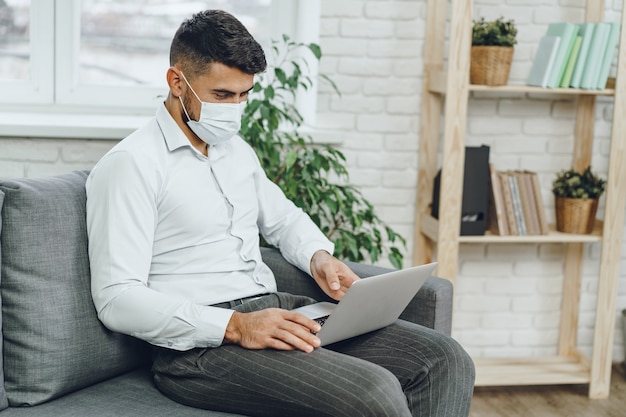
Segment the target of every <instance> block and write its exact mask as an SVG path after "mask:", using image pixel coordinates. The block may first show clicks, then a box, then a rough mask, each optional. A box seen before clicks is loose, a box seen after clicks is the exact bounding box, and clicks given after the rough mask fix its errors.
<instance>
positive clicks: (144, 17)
mask: <svg viewBox="0 0 626 417" xmlns="http://www.w3.org/2000/svg"><path fill="white" fill-rule="evenodd" d="M207 8H219V9H223V10H226V11H228V12H230V13H232V14H234V15H235V16H237V18H239V19H240V20H241V21H242V22H243V23H244V25H245V26H246V27H247V28H248V29H249V30H250V32H251V33H252V34H253V35H254V36H255V38H256V39H257V40H259V42H260V43H261V44H262V45H263V46H264V47H267V46H269V44H270V40H271V39H275V38H278V37H279V36H281V35H282V34H283V33H286V34H289V35H290V36H291V37H292V38H293V39H296V40H301V41H306V42H317V40H318V36H319V0H315V1H311V0H298V1H293V0H230V1H226V0H204V1H190V0H143V1H140V2H139V1H137V2H134V1H132V2H131V1H127V0H0V87H1V88H2V89H3V94H2V95H0V126H2V127H7V129H2V134H4V135H35V136H36V135H42V136H57V135H55V134H54V129H52V130H50V127H51V125H54V126H57V125H59V130H60V129H61V127H63V128H64V131H63V134H61V133H60V132H59V134H58V136H67V128H68V127H70V128H71V125H72V124H74V125H82V128H81V129H77V130H75V135H76V136H82V135H85V134H86V131H85V129H84V128H85V127H86V126H87V125H92V126H93V127H94V129H92V130H93V131H94V135H95V136H91V137H102V135H104V136H105V137H106V136H107V135H109V133H106V132H105V133H102V132H96V128H101V127H106V126H110V125H111V123H113V122H117V123H118V124H117V126H120V125H121V126H122V130H132V128H133V127H136V126H135V125H139V124H140V123H141V120H142V119H145V117H147V116H151V115H153V114H154V109H155V106H156V105H157V103H158V102H160V101H162V100H163V97H164V96H165V95H166V94H167V85H166V83H165V73H166V70H167V68H168V67H169V57H168V52H169V43H170V41H171V38H172V36H173V34H174V32H175V31H176V29H177V28H178V26H179V25H180V22H181V21H182V20H183V19H185V18H187V17H189V16H191V15H192V14H193V13H195V12H197V11H199V10H203V9H207ZM308 97H309V98H307V97H304V98H300V99H299V102H300V103H307V102H309V101H311V100H312V102H313V109H314V96H313V95H312V94H308ZM301 108H302V109H303V113H304V114H305V115H309V116H308V117H310V115H312V114H314V111H311V110H310V109H311V104H302V105H301ZM34 112H36V113H34ZM34 114H35V115H36V117H33V115H34ZM98 118H100V119H101V121H100V122H98V120H97V119H98ZM38 124H41V125H44V127H43V128H41V129H37V125H38ZM99 125H103V126H99ZM11 126H12V127H13V128H11ZM119 133H120V132H119V129H115V130H112V131H111V133H110V135H111V136H113V137H119Z"/></svg>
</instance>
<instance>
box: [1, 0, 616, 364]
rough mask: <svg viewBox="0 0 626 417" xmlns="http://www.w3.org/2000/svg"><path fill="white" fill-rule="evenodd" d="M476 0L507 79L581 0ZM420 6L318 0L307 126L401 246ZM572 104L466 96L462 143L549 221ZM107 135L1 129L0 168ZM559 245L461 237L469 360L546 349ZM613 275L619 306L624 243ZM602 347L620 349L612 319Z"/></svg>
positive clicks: (589, 299) (58, 159) (605, 112)
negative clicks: (525, 186) (484, 149)
mask: <svg viewBox="0 0 626 417" xmlns="http://www.w3.org/2000/svg"><path fill="white" fill-rule="evenodd" d="M474 3H475V13H474V16H475V17H480V16H485V17H487V18H495V17H499V16H500V15H502V16H504V17H505V18H509V17H513V18H514V19H515V21H516V22H517V23H518V29H519V35H518V40H519V44H518V45H517V46H516V49H515V56H514V63H513V67H512V70H511V81H512V82H518V83H523V82H524V80H525V78H526V76H527V74H528V71H529V69H530V66H531V63H532V58H533V56H534V52H535V49H536V45H537V41H538V39H539V38H540V37H541V36H542V35H543V33H544V32H545V28H546V25H547V24H548V23H550V22H552V21H558V20H569V21H582V19H583V13H584V12H583V4H584V0H567V1H563V0H475V1H474ZM606 4H607V12H606V16H607V20H613V21H615V20H618V19H619V11H620V10H619V8H620V7H621V1H612V0H606ZM425 15H426V1H425V0H396V1H386V0H369V1H368V0H345V1H334V0H322V19H321V40H320V44H321V46H322V52H323V59H322V62H321V65H320V70H321V71H322V72H323V73H325V74H327V75H329V76H330V77H331V78H332V79H333V80H334V81H335V82H336V83H337V85H338V86H339V89H340V90H341V92H342V96H341V97H337V96H334V95H332V94H331V90H330V88H328V87H325V86H324V85H322V86H321V88H320V97H319V103H318V105H319V109H318V128H319V130H320V132H319V135H317V136H318V137H319V138H322V139H323V138H339V139H341V141H342V143H341V145H340V148H341V150H342V151H343V152H344V153H345V154H346V157H347V159H348V165H349V170H350V173H351V174H350V175H351V179H352V181H353V182H354V183H355V184H357V185H359V186H360V187H362V190H363V192H364V194H365V195H366V196H367V197H368V199H370V201H371V202H372V203H374V204H375V206H376V208H377V210H378V213H379V215H380V216H381V217H382V218H383V219H385V220H386V221H387V222H388V223H390V224H391V225H392V226H393V227H394V229H395V230H396V231H398V232H400V233H402V234H403V235H404V236H405V237H406V238H407V241H408V243H409V247H408V248H407V254H410V253H411V245H412V243H411V239H412V235H413V216H414V213H413V204H414V200H415V183H416V178H417V168H418V167H417V149H418V141H419V138H418V132H419V114H420V100H421V90H422V75H421V74H422V62H423V60H422V49H423V43H424V28H425ZM573 108H574V107H573V101H572V100H571V99H568V98H564V97H561V96H550V97H544V96H541V97H535V96H533V97H530V98H525V97H522V96H519V95H515V94H503V95H499V96H497V97H494V96H492V95H476V96H475V97H474V98H473V99H471V101H470V103H469V114H470V117H469V121H468V137H467V144H468V145H473V146H475V145H480V144H483V143H484V144H487V145H489V146H491V161H492V162H493V163H494V164H495V165H496V167H502V168H504V167H506V168H525V169H531V170H535V171H538V172H539V174H540V180H541V183H542V185H543V195H544V200H545V202H546V208H547V211H548V215H549V216H550V217H551V218H552V219H553V218H554V210H553V209H552V203H551V201H552V200H551V199H552V196H551V194H550V189H549V187H550V182H551V179H552V177H553V175H554V172H555V171H556V170H559V169H562V168H566V167H569V165H570V163H571V154H570V151H569V150H570V149H571V146H572V134H573V130H574V115H573ZM611 111H612V101H611V100H610V99H599V100H598V106H597V111H596V141H595V143H594V157H593V167H594V169H597V170H598V171H600V172H601V173H602V174H603V175H605V173H606V169H607V163H608V152H609V146H610V142H609V140H608V136H609V133H610V121H611V117H612V115H611ZM112 145H113V142H112V141H101V140H89V138H85V140H51V139H26V138H0V176H2V177H6V176H28V177H34V176H42V175H49V174H53V173H61V172H66V171H68V170H71V169H83V168H89V167H91V166H93V164H94V163H95V161H97V160H98V158H99V157H100V156H101V155H102V154H104V153H105V152H106V150H108V149H109V148H110V147H111V146H112ZM602 213H603V210H602V207H601V209H600V215H602ZM562 253H563V250H562V245H559V244H541V245H539V244H528V245H520V244H511V245H482V244H463V245H462V246H461V251H460V270H459V275H458V279H457V286H456V289H455V291H456V297H455V319H454V324H453V335H454V336H455V337H456V338H457V339H458V340H460V341H461V342H462V343H463V345H464V346H466V348H467V349H468V350H469V351H471V353H472V354H473V355H477V356H478V355H484V356H507V355H515V356H518V355H548V354H554V353H555V352H556V350H555V343H556V340H557V337H558V336H557V333H558V320H559V303H560V288H561V285H562V278H561V274H562V269H563V265H562V262H561V256H562ZM599 253H600V246H599V245H598V244H593V245H586V247H585V263H584V268H583V284H582V287H583V294H582V297H581V318H580V329H579V344H580V347H581V349H582V350H583V351H585V352H588V353H589V352H590V350H591V345H592V332H593V326H594V317H595V314H594V312H595V297H596V291H597V289H596V287H597V274H598V259H599ZM406 263H407V264H409V263H410V259H407V262H406ZM383 264H384V262H383ZM620 277H621V278H620V289H619V294H618V303H617V307H618V309H619V311H621V309H624V308H626V243H623V244H622V262H621V268H620ZM618 313H619V312H618V311H616V317H618V319H621V314H618ZM613 357H614V360H616V361H621V360H623V359H624V348H623V337H622V330H621V322H620V321H619V320H618V321H617V325H616V334H615V349H614V355H613Z"/></svg>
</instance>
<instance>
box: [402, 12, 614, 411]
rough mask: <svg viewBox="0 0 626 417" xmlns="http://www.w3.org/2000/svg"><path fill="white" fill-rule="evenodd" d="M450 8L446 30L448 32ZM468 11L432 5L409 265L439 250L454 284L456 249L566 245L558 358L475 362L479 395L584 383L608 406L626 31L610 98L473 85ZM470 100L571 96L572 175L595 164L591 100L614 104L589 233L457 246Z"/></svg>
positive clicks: (594, 18) (595, 16)
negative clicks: (586, 312) (586, 328)
mask: <svg viewBox="0 0 626 417" xmlns="http://www.w3.org/2000/svg"><path fill="white" fill-rule="evenodd" d="M449 5H450V10H449V11H450V14H449V16H450V22H447V17H448V6H449ZM472 7H473V4H472V0H428V13H427V17H426V22H427V23H426V24H427V26H426V42H425V46H424V88H423V97H422V115H421V128H420V147H419V173H418V184H417V187H418V190H417V201H416V216H415V238H414V252H413V262H414V263H415V264H421V263H426V262H429V261H431V259H432V257H433V248H434V245H435V244H436V245H437V260H438V261H439V267H438V269H437V274H438V275H439V276H442V277H445V278H448V279H450V280H451V281H453V282H454V281H455V279H456V275H457V270H458V252H459V244H460V243H463V242H468V243H544V242H551V243H562V244H563V245H564V247H565V255H564V274H563V289H562V300H563V301H562V305H561V322H560V335H559V344H558V347H557V354H556V355H555V356H553V357H542V358H504V359H503V358H496V359H489V358H476V359H475V362H476V365H477V385H543V384H581V383H584V384H589V396H590V397H591V398H605V397H607V396H608V395H609V389H610V378H611V361H612V347H613V339H614V332H615V311H616V294H617V290H618V277H619V263H620V258H621V240H622V232H623V230H624V211H625V206H626V140H624V137H625V135H626V124H625V123H626V94H625V93H626V91H625V89H626V84H625V83H626V30H622V33H621V35H620V44H619V45H620V46H619V52H618V68H617V77H616V86H615V89H604V90H599V91H590V90H580V89H543V88H537V87H529V86H524V85H507V86H502V87H487V86H478V85H470V84H469V67H470V47H471V31H472V17H473V16H472ZM604 7H605V1H604V0H587V2H586V10H585V11H586V15H585V20H586V21H588V22H599V21H602V20H603V17H604ZM625 17H626V12H624V11H623V12H622V17H621V25H622V28H623V29H624V28H625V27H626V20H625ZM448 23H449V26H448ZM446 27H450V28H451V29H450V33H449V36H448V42H449V43H448V45H449V46H448V61H447V65H444V52H445V45H446V42H445V41H446V33H445V32H446ZM472 91H475V92H480V94H481V96H484V95H486V94H490V93H501V92H507V93H520V94H533V95H535V94H550V95H553V94H563V95H573V96H575V97H576V130H575V144H574V149H573V150H572V166H573V167H574V168H576V169H584V168H585V167H587V166H588V165H589V164H590V162H591V155H592V144H593V128H594V117H595V114H594V109H595V103H596V97H597V96H608V97H612V98H613V101H614V109H613V125H612V131H611V149H610V157H609V169H608V175H607V180H608V185H607V191H606V201H605V215H604V220H603V221H602V222H600V224H598V225H597V227H596V230H595V231H594V233H592V234H591V235H571V234H563V233H558V232H556V231H552V232H551V233H550V234H548V235H546V236H495V235H485V236H459V231H460V224H461V201H462V200H461V197H462V186H463V172H464V171H463V170H464V161H465V131H466V125H467V105H468V99H469V94H470V92H472ZM442 108H443V114H442ZM442 117H443V123H441V121H442ZM441 125H443V132H441V127H440V126H441ZM440 141H442V142H443V143H442V147H443V148H442V153H443V161H442V166H441V170H442V174H441V193H440V207H442V208H443V209H440V213H439V219H438V220H436V219H434V218H432V217H431V216H430V209H429V206H430V203H431V196H432V190H433V180H434V178H435V175H436V173H437V170H438V169H439V167H438V166H437V160H438V158H437V155H438V151H439V143H440ZM589 242H597V243H599V244H601V245H602V251H601V259H600V268H599V272H598V299H597V308H596V321H595V329H594V342H593V354H592V356H591V357H586V356H585V355H583V354H582V353H581V352H579V351H578V349H577V346H576V344H577V343H576V341H577V330H578V318H579V300H580V284H581V269H582V258H583V246H584V244H585V243H589Z"/></svg>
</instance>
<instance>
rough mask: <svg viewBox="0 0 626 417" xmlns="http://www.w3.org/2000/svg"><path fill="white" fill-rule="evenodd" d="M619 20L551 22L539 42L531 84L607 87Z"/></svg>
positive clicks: (530, 79) (615, 48)
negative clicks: (604, 21) (578, 22)
mask: <svg viewBox="0 0 626 417" xmlns="http://www.w3.org/2000/svg"><path fill="white" fill-rule="evenodd" d="M620 26H621V25H620V24H619V23H580V24H574V23H567V22H563V23H551V24H550V25H549V26H548V31H547V32H546V34H545V36H543V37H542V38H541V40H540V41H539V46H538V48H537V53H536V55H535V59H534V61H533V65H532V67H531V69H530V74H529V76H528V82H527V84H528V85H533V86H538V87H547V88H570V87H571V88H583V89H588V90H594V89H598V90H601V89H604V88H605V86H606V82H607V80H608V78H609V71H610V69H611V64H612V62H613V59H614V58H615V53H616V50H617V42H618V39H619V34H620Z"/></svg>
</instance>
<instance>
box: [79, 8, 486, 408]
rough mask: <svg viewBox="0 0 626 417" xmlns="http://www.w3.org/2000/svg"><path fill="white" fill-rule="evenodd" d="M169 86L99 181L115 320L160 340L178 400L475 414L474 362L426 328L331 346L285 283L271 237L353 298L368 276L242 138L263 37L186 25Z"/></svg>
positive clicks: (100, 294)
mask: <svg viewBox="0 0 626 417" xmlns="http://www.w3.org/2000/svg"><path fill="white" fill-rule="evenodd" d="M170 61H171V67H170V68H169V69H168V71H167V83H168V85H169V90H170V91H169V94H168V96H167V98H166V100H165V102H164V105H163V106H160V107H159V108H158V109H157V113H156V117H155V118H154V119H153V120H151V121H150V122H149V123H148V124H146V125H145V126H144V127H142V128H140V129H139V130H137V131H136V132H135V133H133V134H131V135H130V136H129V137H127V138H126V139H124V140H123V141H121V142H120V143H119V144H118V145H116V146H115V147H114V148H113V149H112V150H111V151H110V152H109V153H107V155H105V156H104V157H103V158H102V160H100V161H99V162H98V164H97V165H96V167H95V168H94V169H93V171H92V172H91V174H90V176H89V179H88V181H87V224H88V233H89V256H90V262H91V271H92V294H93V299H94V304H95V306H96V308H97V310H98V315H99V318H100V319H101V320H102V322H103V323H104V324H105V325H106V326H107V327H108V328H110V329H112V330H114V331H118V332H122V333H126V334H129V335H132V336H135V337H138V338H141V339H143V340H146V341H148V342H149V343H151V344H152V345H154V346H155V355H154V364H153V373H154V379H155V383H156V385H157V387H158V388H159V389H160V390H161V391H162V392H163V393H165V394H166V395H168V396H169V397H170V398H172V399H174V400H176V401H179V402H182V403H185V404H188V405H191V406H196V407H201V408H206V409H212V410H221V411H227V412H234V413H241V414H245V415H250V416H273V417H276V416H350V417H354V416H375V417H382V416H411V415H413V416H418V415H419V416H446V417H453V416H461V415H467V414H468V409H469V403H470V399H471V393H472V388H473V379H474V374H473V372H474V371H473V365H472V362H471V360H470V359H469V358H468V356H467V354H466V353H465V352H464V351H463V349H462V348H461V347H460V346H459V345H458V344H457V343H455V342H454V341H453V340H452V339H450V338H448V337H445V336H442V335H440V334H438V333H436V332H434V331H431V330H429V329H425V328H422V327H420V326H417V325H414V324H412V323H406V322H403V321H398V322H397V323H396V324H393V325H391V326H389V327H387V328H385V329H381V330H379V331H377V332H373V333H371V334H368V335H364V336H360V337H357V338H354V339H350V340H348V341H344V342H341V343H336V344H334V345H331V346H328V347H326V348H320V347H319V344H320V342H319V339H318V338H317V337H316V336H315V334H314V333H315V332H316V331H318V330H319V325H318V324H317V323H316V322H315V321H313V320H310V319H308V318H306V317H304V316H303V315H301V314H298V313H295V312H292V311H290V310H291V309H293V308H295V307H298V306H301V305H304V304H308V303H311V302H313V300H311V299H309V298H306V297H302V296H296V295H291V294H284V293H277V292H276V283H275V281H274V277H273V275H272V272H271V271H270V270H269V268H268V267H267V266H266V265H265V264H264V263H263V261H262V259H261V255H260V251H259V238H258V236H259V233H261V234H262V235H263V236H264V238H265V239H266V240H267V241H268V242H270V243H271V244H274V245H275V246H277V247H279V248H280V250H281V252H282V254H283V256H285V258H286V259H287V260H288V261H290V262H291V263H293V264H294V265H296V266H298V267H299V268H300V269H302V270H304V271H306V272H308V273H310V274H311V275H312V277H313V279H314V280H315V281H316V282H317V284H318V285H319V286H320V287H321V288H322V290H324V292H326V293H327V294H328V295H329V296H331V297H332V298H334V299H336V300H340V299H341V298H342V297H343V295H344V294H345V292H346V290H347V289H348V288H349V287H350V285H351V284H352V283H353V282H354V281H355V280H357V279H359V278H358V277H357V276H356V275H355V274H354V273H353V272H352V271H351V270H350V269H349V268H348V267H347V266H346V265H345V264H343V263H342V262H340V261H339V260H337V259H336V258H335V257H333V256H332V255H331V254H332V253H333V245H332V243H331V242H329V241H328V239H326V237H325V236H324V235H323V234H322V233H321V232H320V231H319V230H318V229H317V227H315V225H314V224H313V223H312V221H311V220H310V218H309V217H308V216H307V215H306V214H304V213H303V212H302V211H301V210H300V209H298V208H297V207H295V206H294V205H293V204H292V203H291V202H290V201H288V200H287V199H286V198H285V197H284V195H283V194H282V192H281V191H280V190H279V188H278V187H277V186H276V185H274V184H273V183H272V182H271V181H269V180H268V179H267V178H266V176H265V174H264V172H263V170H262V168H261V166H260V164H259V161H258V159H257V158H256V155H255V153H254V151H253V150H252V149H251V148H250V146H249V145H247V144H246V142H244V141H243V140H242V139H241V138H240V137H239V136H237V132H238V130H239V126H240V119H241V111H242V109H243V106H245V103H246V99H247V97H248V93H249V91H250V90H251V89H252V87H253V82H254V75H255V74H257V73H259V72H261V71H264V70H265V67H266V62H265V56H264V53H263V50H262V49H261V47H260V46H259V44H258V43H257V42H256V41H255V40H254V39H253V38H252V37H251V35H250V34H249V33H248V31H247V30H246V29H245V28H244V27H243V25H242V24H241V23H240V22H239V21H238V20H236V19H235V18H234V17H233V16H231V15H229V14H227V13H225V12H222V11H215V10H210V11H205V12H201V13H198V14H196V15H194V16H193V17H192V18H191V19H189V20H187V21H185V22H183V24H182V25H181V27H180V28H179V29H178V31H177V32H176V35H175V36H174V40H173V41H172V45H171V50H170Z"/></svg>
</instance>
